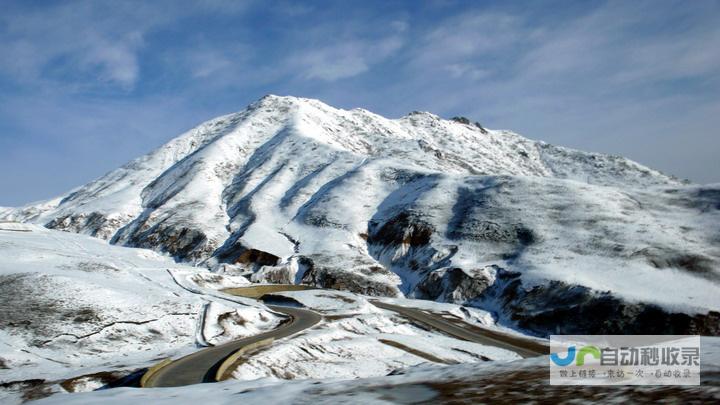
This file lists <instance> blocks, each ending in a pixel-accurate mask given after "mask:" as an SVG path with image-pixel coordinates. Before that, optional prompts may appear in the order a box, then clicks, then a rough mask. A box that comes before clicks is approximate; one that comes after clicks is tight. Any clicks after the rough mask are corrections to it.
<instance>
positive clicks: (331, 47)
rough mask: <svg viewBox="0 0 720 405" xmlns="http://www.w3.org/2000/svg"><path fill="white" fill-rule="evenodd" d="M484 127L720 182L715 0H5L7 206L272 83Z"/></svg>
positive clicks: (67, 183) (284, 89)
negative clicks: (466, 120)
mask: <svg viewBox="0 0 720 405" xmlns="http://www.w3.org/2000/svg"><path fill="white" fill-rule="evenodd" d="M268 93H273V94H280V95H296V96H302V97H311V98H319V99H321V100H323V101H325V102H327V103H329V104H331V105H334V106H337V107H342V108H353V107H363V108H366V109H369V110H371V111H374V112H377V113H379V114H382V115H385V116H389V117H399V116H402V115H405V114H406V113H408V112H410V111H412V110H427V111H432V112H434V113H436V114H439V115H441V116H445V117H450V116H454V115H465V116H468V117H470V118H472V119H473V120H478V121H480V122H481V123H483V124H484V125H485V126H487V127H490V128H504V129H511V130H514V131H516V132H519V133H521V134H523V135H525V136H527V137H529V138H533V139H542V140H545V141H547V142H551V143H555V144H560V145H565V146H570V147H575V148H580V149H584V150H591V151H598V152H605V153H612V154H619V155H624V156H628V157H630V158H632V159H635V160H637V161H639V162H641V163H643V164H646V165H649V166H651V167H654V168H657V169H660V170H662V171H664V172H667V173H670V174H675V175H677V176H679V177H683V178H689V179H691V180H693V181H696V182H700V183H709V182H718V181H720V158H719V157H718V155H719V153H718V152H720V133H719V130H718V128H720V2H717V1H682V2H672V1H659V0H658V1H648V2H642V1H622V2H604V1H567V2H565V1H526V2H505V1H497V2H493V1H426V2H419V1H405V2H403V1H334V2H321V1H313V2H299V1H292V2H282V1H245V2H223V1H209V0H206V1H197V2H190V1H161V0H157V1H138V2H132V1H75V2H73V1H65V2H51V1H33V2H27V1H17V2H13V1H7V0H6V1H3V4H2V13H0V173H2V174H0V190H1V191H0V205H6V206H7V205H19V204H22V203H26V202H29V201H33V200H38V199H44V198H49V197H53V196H56V195H58V194H61V193H63V192H65V191H67V190H69V189H70V188H72V187H75V186H78V185H81V184H84V183H86V182H87V181H90V180H92V179H94V178H96V177H99V176H101V175H102V174H104V173H105V172H107V171H109V170H112V169H114V168H115V167H117V166H119V165H121V164H123V163H125V162H126V161H128V160H130V159H132V158H135V157H137V156H139V155H141V154H143V153H146V152H148V151H150V150H152V149H153V148H155V147H157V146H159V145H161V144H163V143H164V142H166V141H167V140H169V139H171V138H173V137H175V136H177V135H178V134H180V133H181V132H183V131H184V130H187V129H189V128H190V127H192V126H194V125H195V124H198V123H200V122H202V121H204V120H206V119H209V118H212V117H214V116H217V115H220V114H224V113H228V112H233V111H239V110H241V109H243V108H244V107H245V106H246V105H247V104H249V103H250V102H252V101H254V100H256V99H258V98H260V97H261V96H263V95H264V94H268Z"/></svg>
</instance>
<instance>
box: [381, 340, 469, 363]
mask: <svg viewBox="0 0 720 405" xmlns="http://www.w3.org/2000/svg"><path fill="white" fill-rule="evenodd" d="M378 341H380V343H384V344H386V345H388V346H392V347H394V348H397V349H400V350H404V351H406V352H408V353H410V354H412V355H415V356H418V357H421V358H423V359H425V360H427V361H430V362H433V363H440V364H458V363H457V362H456V361H453V360H445V359H441V358H439V357H436V356H433V355H432V354H430V353H425V352H423V351H420V350H417V349H413V348H412V347H409V346H406V345H404V344H402V343H400V342H396V341H394V340H389V339H378Z"/></svg>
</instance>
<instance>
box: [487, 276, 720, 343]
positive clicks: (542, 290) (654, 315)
mask: <svg viewBox="0 0 720 405" xmlns="http://www.w3.org/2000/svg"><path fill="white" fill-rule="evenodd" d="M500 278H501V279H502V281H501V282H500V283H498V288H497V289H496V290H495V291H492V292H490V291H488V293H487V294H485V295H481V296H480V297H478V298H479V299H480V300H484V301H486V302H487V300H490V301H494V305H495V306H496V307H498V308H502V312H501V313H500V314H499V315H500V317H501V318H502V317H506V318H507V319H509V320H510V321H511V322H512V323H514V324H516V325H517V326H519V327H520V328H522V329H524V330H527V331H530V332H533V333H536V334H538V335H541V336H547V335H550V334H606V335H614V334H637V335H643V334H646V335H655V334H678V335H685V334H687V335H695V334H697V335H708V336H718V335H720V313H718V312H716V311H710V312H708V313H705V314H685V313H678V312H671V311H669V310H666V309H663V308H661V307H659V306H657V305H652V304H644V303H631V302H627V301H624V300H622V299H619V298H617V297H614V296H613V295H612V294H610V293H609V292H598V291H593V290H591V289H589V288H587V287H584V286H579V285H568V284H566V283H563V282H559V281H552V282H550V283H547V284H545V285H538V286H534V287H531V288H529V289H525V288H524V287H523V286H522V283H521V281H520V279H519V275H516V274H508V275H505V276H503V275H501V276H500Z"/></svg>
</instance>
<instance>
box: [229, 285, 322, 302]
mask: <svg viewBox="0 0 720 405" xmlns="http://www.w3.org/2000/svg"><path fill="white" fill-rule="evenodd" d="M316 289H317V288H316V287H311V286H308V285H299V284H263V285H254V286H249V287H236V288H226V289H224V290H222V292H224V293H226V294H230V295H239V296H241V297H246V298H256V299H257V298H260V297H262V296H263V295H265V294H271V293H276V292H282V291H303V290H316Z"/></svg>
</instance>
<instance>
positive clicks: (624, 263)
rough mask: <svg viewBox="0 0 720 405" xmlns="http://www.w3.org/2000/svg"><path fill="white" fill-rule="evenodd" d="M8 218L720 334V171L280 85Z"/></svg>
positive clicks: (546, 323)
mask: <svg viewBox="0 0 720 405" xmlns="http://www.w3.org/2000/svg"><path fill="white" fill-rule="evenodd" d="M0 218H4V219H8V220H18V221H24V222H32V223H36V224H42V225H45V226H47V227H49V228H53V229H59V230H66V231H72V232H77V233H83V234H87V235H92V236H96V237H99V238H103V239H106V240H109V241H110V242H111V243H114V244H120V245H126V246H133V247H144V248H150V249H154V250H157V251H161V252H166V253H168V254H170V255H172V256H174V257H175V258H176V259H178V260H182V261H188V262H192V263H194V264H203V265H207V266H208V267H210V268H212V269H214V270H216V271H218V272H236V273H244V274H248V276H249V277H251V278H252V279H253V281H284V282H287V281H290V282H295V283H307V284H314V285H318V286H322V287H329V288H336V289H347V290H350V291H354V292H358V293H364V294H369V295H384V296H400V295H406V296H410V297H417V298H427V299H432V300H441V301H453V302H462V303H468V304H470V305H474V306H477V307H480V308H484V309H488V310H491V311H494V313H495V314H496V316H497V318H498V319H499V320H500V321H501V322H502V323H506V324H512V325H515V326H519V327H521V328H524V329H526V330H529V331H532V332H535V333H538V334H546V333H549V332H565V333H569V332H606V333H613V332H618V333H619V332H643V333H652V332H657V333H670V332H675V333H695V332H703V333H718V332H720V330H718V329H719V328H720V327H719V326H718V324H719V323H720V322H719V319H720V314H719V313H718V312H717V311H718V310H720V301H719V300H718V299H717V297H718V296H720V284H719V281H720V270H719V269H720V266H719V263H720V226H718V225H720V185H710V186H698V185H690V184H686V183H684V182H681V181H679V180H677V179H675V178H673V177H670V176H666V175H664V174H662V173H660V172H658V171H655V170H652V169H649V168H647V167H644V166H642V165H640V164H638V163H635V162H633V161H630V160H628V159H625V158H622V157H616V156H608V155H602V154H595V153H586V152H581V151H577V150H572V149H567V148H563V147H557V146H553V145H549V144H546V143H544V142H537V141H532V140H529V139H526V138H524V137H522V136H520V135H517V134H515V133H512V132H509V131H494V130H486V129H485V128H483V127H482V126H480V125H479V124H472V123H470V122H469V121H467V120H464V119H456V120H444V119H441V118H439V117H438V116H436V115H433V114H430V113H424V112H413V113H411V114H409V115H407V116H405V117H402V118H400V119H386V118H383V117H381V116H379V115H377V114H373V113H371V112H369V111H366V110H362V109H354V110H350V111H345V110H340V109H335V108H333V107H330V106H328V105H326V104H323V103H322V102H320V101H317V100H309V99H301V98H294V97H277V96H266V97H264V98H262V99H261V100H259V101H257V102H255V103H253V104H251V105H250V106H248V108H247V109H246V110H244V111H242V112H239V113H236V114H230V115H226V116H223V117H219V118H216V119H214V120H211V121H208V122H206V123H203V124H201V125H200V126H198V127H197V128H195V129H193V130H191V131H189V132H187V133H185V134H183V135H181V136H180V137H178V138H176V139H174V140H172V141H170V142H169V143H167V144H166V145H164V146H162V147H160V148H159V149H157V150H155V151H153V152H151V153H149V154H147V155H145V156H143V157H140V158H138V159H136V160H134V161H132V162H130V163H128V164H126V165H125V166H123V167H121V168H119V169H117V170H115V171H113V172H110V173H108V174H107V175H105V176H103V177H102V178H100V179H98V180H96V181H93V182H91V183H89V184H87V185H85V186H82V187H80V188H77V189H75V190H73V191H71V192H70V193H68V194H67V195H64V196H61V197H59V198H56V199H53V200H50V201H47V202H42V203H38V204H31V205H28V206H26V207H21V208H8V209H0ZM606 315H607V316H609V315H612V319H614V321H613V322H607V316H606ZM567 317H572V319H575V318H577V320H576V321H574V322H563V321H561V320H562V319H566V318H567Z"/></svg>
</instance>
